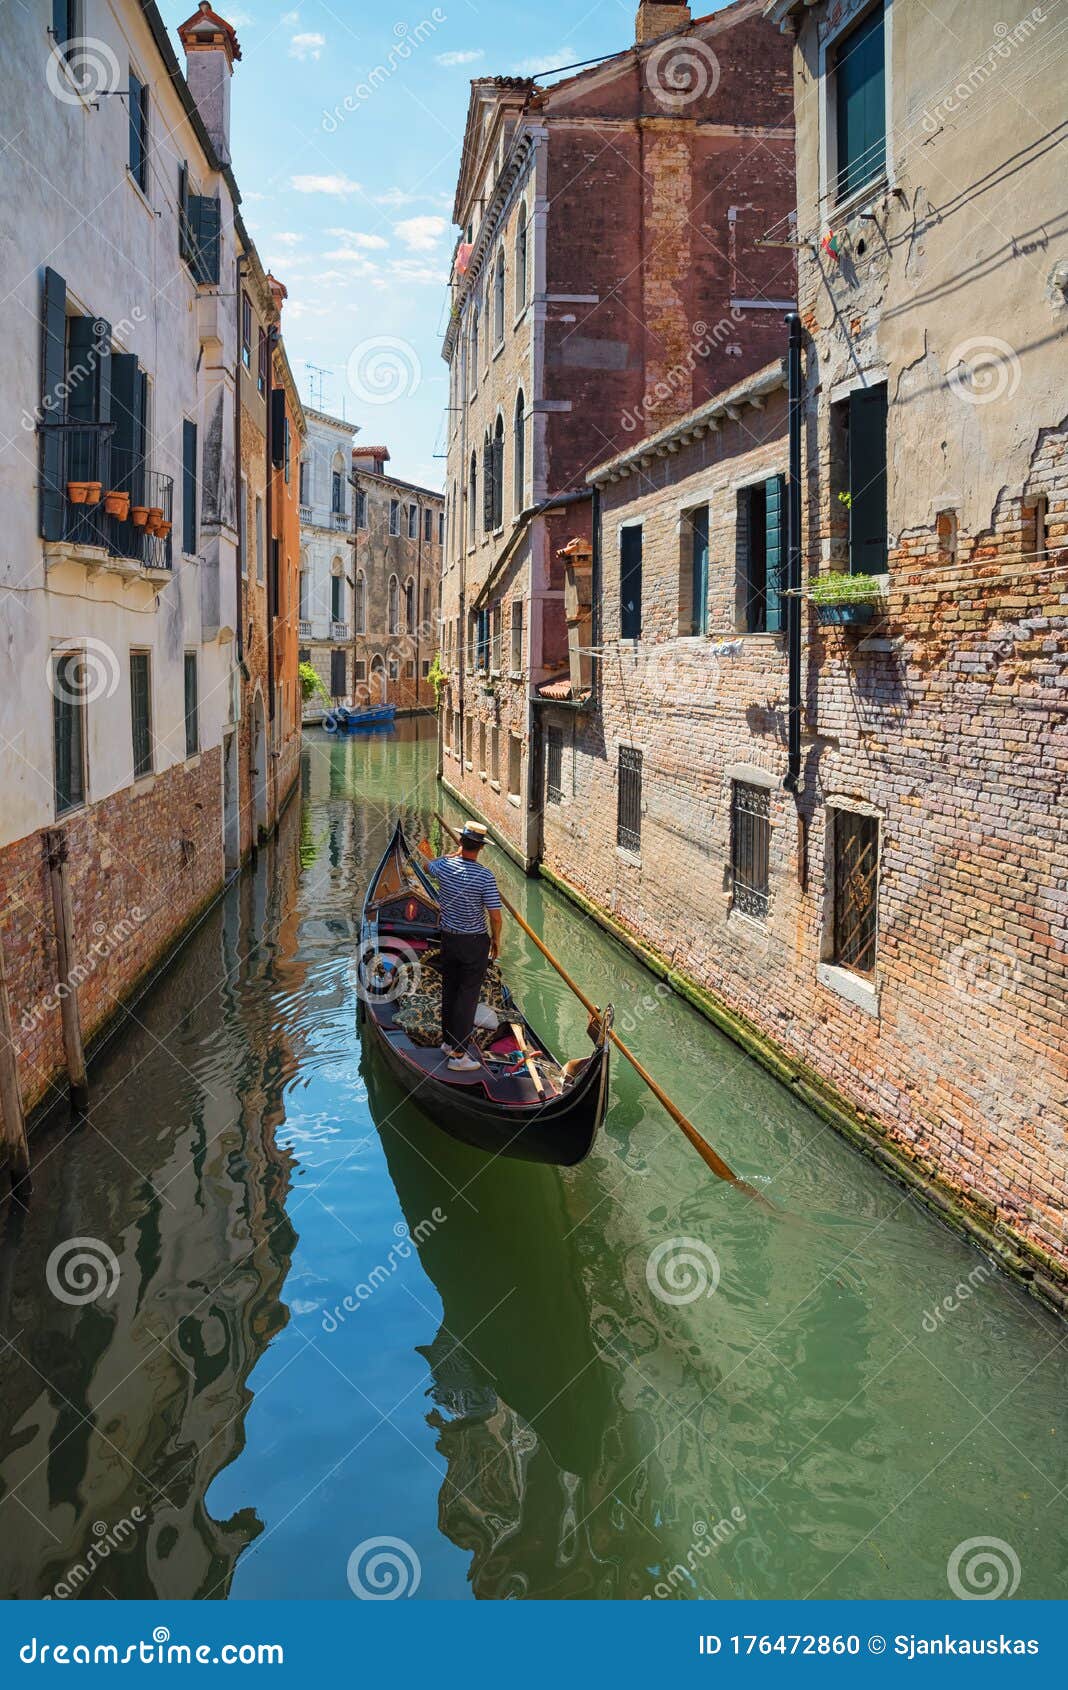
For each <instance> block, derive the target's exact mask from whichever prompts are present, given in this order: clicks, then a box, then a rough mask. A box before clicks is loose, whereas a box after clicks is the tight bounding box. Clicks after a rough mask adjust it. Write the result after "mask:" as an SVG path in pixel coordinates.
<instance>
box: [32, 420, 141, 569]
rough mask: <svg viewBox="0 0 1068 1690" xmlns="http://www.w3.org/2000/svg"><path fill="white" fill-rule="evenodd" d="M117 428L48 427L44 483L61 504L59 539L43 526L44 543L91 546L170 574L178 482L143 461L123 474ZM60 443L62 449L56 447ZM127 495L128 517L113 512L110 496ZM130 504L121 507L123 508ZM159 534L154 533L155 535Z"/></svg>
mask: <svg viewBox="0 0 1068 1690" xmlns="http://www.w3.org/2000/svg"><path fill="white" fill-rule="evenodd" d="M113 431H114V424H113V423H66V422H63V423H45V424H42V425H41V433H42V435H47V436H48V437H49V439H48V440H47V441H46V443H45V471H44V474H43V482H44V484H45V494H46V497H50V498H53V499H55V500H56V501H57V502H58V506H59V511H60V521H59V530H60V531H59V533H58V534H57V533H56V532H55V530H54V529H52V528H50V526H48V527H46V526H45V525H44V524H42V532H44V533H45V536H46V538H53V539H55V538H59V539H61V540H63V541H65V542H67V543H68V544H69V545H72V546H92V547H94V548H96V549H98V550H101V551H105V552H107V553H108V555H109V556H110V557H115V558H126V559H128V560H129V561H130V562H132V563H138V564H140V565H141V566H142V567H143V568H145V569H168V570H169V569H171V568H172V567H173V546H172V539H171V524H172V522H173V520H174V479H173V477H172V476H169V475H162V474H161V473H160V472H159V471H158V470H152V471H146V469H145V465H144V461H143V460H140V461H136V462H134V463H132V464H129V463H128V464H127V465H126V467H125V468H124V469H123V470H121V471H119V470H118V465H119V463H120V459H119V455H118V454H117V453H114V452H113V450H112V444H113V442H112V435H113ZM56 439H58V442H59V445H58V449H57V448H56V447H55V445H54V441H55V440H56ZM109 494H111V495H114V494H120V495H126V498H127V499H128V508H126V514H125V516H121V515H119V514H118V513H117V512H116V511H115V510H114V509H112V510H109V509H108V505H109V503H112V504H115V503H116V502H117V501H115V500H113V499H112V500H109V497H108V495H109ZM125 503H126V501H125V500H124V501H123V504H124V505H125ZM153 530H155V531H153Z"/></svg>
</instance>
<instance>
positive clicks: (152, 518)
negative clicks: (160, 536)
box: [148, 505, 163, 528]
mask: <svg viewBox="0 0 1068 1690" xmlns="http://www.w3.org/2000/svg"><path fill="white" fill-rule="evenodd" d="M162 521H163V506H162V505H149V507H148V526H149V527H150V528H155V526H156V523H157V522H162Z"/></svg>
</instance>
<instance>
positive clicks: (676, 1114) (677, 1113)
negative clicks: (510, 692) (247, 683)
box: [434, 810, 773, 1208]
mask: <svg viewBox="0 0 1068 1690" xmlns="http://www.w3.org/2000/svg"><path fill="white" fill-rule="evenodd" d="M434 819H435V821H436V822H437V823H438V824H439V826H440V827H441V828H443V829H444V831H445V832H446V833H447V834H448V835H449V838H450V839H452V840H453V841H455V842H457V843H458V842H459V835H458V834H457V833H454V832H453V830H452V828H451V827H450V826H449V824H448V822H447V821H446V820H445V818H444V816H442V815H440V814H439V812H438V811H437V810H435V811H434ZM498 890H500V888H498ZM501 903H502V904H503V905H504V907H505V909H506V910H507V911H508V914H509V915H510V916H511V917H512V919H513V920H514V921H517V922H518V923H519V925H520V927H521V928H522V929H523V932H524V933H525V934H526V935H527V938H528V939H532V940H533V942H534V944H535V945H537V947H538V949H539V951H540V952H541V954H542V956H543V957H544V958H545V960H546V961H547V962H551V963H552V965H553V967H554V968H555V969H556V972H557V974H559V976H560V978H561V980H563V981H565V983H566V984H567V985H568V986H570V988H571V990H572V991H573V992H574V994H575V996H576V997H577V998H578V1000H579V1003H580V1004H582V1005H583V1007H584V1008H585V1009H587V1010H588V1011H589V1013H590V1014H591V1015H594V1016H600V1013H601V1012H600V1010H599V1009H598V1008H597V1005H596V1004H595V1003H592V1002H591V1001H590V999H589V998H588V997H587V996H586V994H585V992H584V991H582V989H581V987H579V986H577V985H576V984H575V982H574V980H572V978H571V976H570V974H569V973H568V972H567V969H566V968H565V967H564V965H563V963H561V962H557V960H556V958H555V957H554V956H553V953H552V951H551V950H550V949H549V947H548V945H545V944H543V943H542V941H541V940H540V939H539V938H538V935H537V934H536V933H535V931H534V929H533V928H532V927H531V926H529V924H528V923H527V922H525V921H524V920H523V917H522V916H521V915H520V913H519V911H518V910H517V909H516V907H515V905H514V904H513V903H510V902H509V900H508V899H507V898H506V897H505V895H504V893H503V892H501ZM608 1037H609V1038H610V1039H611V1041H612V1043H613V1044H614V1045H615V1047H616V1049H617V1050H618V1051H619V1052H620V1054H621V1055H622V1056H625V1057H626V1059H627V1061H628V1062H629V1063H630V1065H631V1067H632V1068H633V1069H634V1071H635V1073H636V1074H640V1075H641V1077H642V1079H643V1080H644V1081H645V1083H646V1085H647V1086H648V1087H649V1090H650V1091H651V1092H652V1094H653V1096H654V1097H655V1098H656V1100H657V1102H658V1103H661V1104H663V1106H664V1108H665V1109H666V1110H667V1112H668V1114H669V1115H670V1116H671V1119H672V1120H673V1121H674V1123H675V1125H676V1126H677V1127H679V1128H680V1129H681V1130H682V1132H683V1133H685V1135H686V1137H687V1138H688V1139H689V1141H690V1143H691V1144H692V1145H693V1147H694V1149H695V1150H696V1151H697V1154H698V1155H699V1156H700V1157H701V1158H702V1160H703V1161H704V1162H705V1163H707V1165H708V1167H710V1168H711V1169H712V1172H713V1173H714V1174H715V1175H716V1176H717V1178H718V1179H723V1180H727V1181H729V1183H730V1184H731V1185H736V1186H737V1187H738V1189H739V1191H744V1192H745V1193H746V1195H747V1196H749V1197H755V1198H756V1199H757V1201H758V1202H759V1203H762V1204H763V1205H764V1206H765V1208H772V1207H773V1205H772V1204H770V1203H769V1202H768V1200H767V1198H766V1197H765V1196H764V1194H763V1193H762V1192H760V1191H756V1190H755V1189H754V1188H753V1186H751V1185H747V1184H746V1182H745V1180H741V1179H739V1178H738V1175H737V1174H736V1173H734V1171H733V1170H732V1169H731V1168H729V1167H728V1166H727V1164H726V1162H725V1161H724V1160H723V1158H722V1156H717V1155H716V1152H715V1151H714V1150H713V1148H712V1146H711V1145H710V1144H707V1143H706V1142H705V1140H704V1139H703V1138H702V1137H701V1134H700V1133H699V1132H698V1130H697V1128H696V1127H695V1126H694V1124H693V1122H692V1121H690V1120H688V1119H687V1117H686V1116H685V1115H684V1114H683V1112H682V1110H681V1109H679V1108H677V1106H676V1105H675V1104H674V1103H672V1101H671V1099H670V1097H668V1095H667V1093H666V1092H665V1091H662V1090H661V1088H660V1087H659V1086H658V1085H657V1083H656V1081H655V1080H654V1079H653V1076H652V1075H651V1074H650V1073H649V1072H648V1070H647V1069H645V1068H643V1067H642V1065H641V1063H640V1062H639V1061H638V1058H637V1057H636V1056H635V1055H634V1053H633V1052H632V1051H630V1050H628V1049H627V1046H626V1045H625V1044H624V1043H623V1040H622V1039H621V1038H620V1037H619V1034H618V1033H616V1032H615V1031H614V1029H611V1028H610V1029H609V1033H608Z"/></svg>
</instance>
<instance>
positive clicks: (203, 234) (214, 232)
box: [190, 194, 222, 284]
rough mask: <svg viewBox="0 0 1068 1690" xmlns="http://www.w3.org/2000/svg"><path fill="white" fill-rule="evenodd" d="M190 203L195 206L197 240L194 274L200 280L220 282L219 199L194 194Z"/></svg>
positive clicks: (220, 220)
mask: <svg viewBox="0 0 1068 1690" xmlns="http://www.w3.org/2000/svg"><path fill="white" fill-rule="evenodd" d="M190 205H191V207H192V208H193V217H194V231H195V241H196V257H195V260H194V264H193V271H194V274H195V276H196V279H197V281H198V282H201V283H204V282H212V283H215V284H218V280H219V243H220V231H221V222H222V219H221V217H220V213H219V201H218V200H217V199H209V197H208V196H207V194H194V195H192V196H191V198H190Z"/></svg>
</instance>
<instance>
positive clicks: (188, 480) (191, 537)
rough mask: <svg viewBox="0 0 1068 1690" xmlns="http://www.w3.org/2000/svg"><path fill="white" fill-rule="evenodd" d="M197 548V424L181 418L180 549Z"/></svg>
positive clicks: (190, 551)
mask: <svg viewBox="0 0 1068 1690" xmlns="http://www.w3.org/2000/svg"><path fill="white" fill-rule="evenodd" d="M196 549H197V425H196V423H194V422H190V421H189V420H188V418H186V417H183V419H182V550H183V552H188V553H189V554H190V555H192V554H193V553H194V552H195V551H196Z"/></svg>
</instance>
